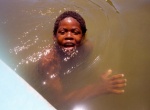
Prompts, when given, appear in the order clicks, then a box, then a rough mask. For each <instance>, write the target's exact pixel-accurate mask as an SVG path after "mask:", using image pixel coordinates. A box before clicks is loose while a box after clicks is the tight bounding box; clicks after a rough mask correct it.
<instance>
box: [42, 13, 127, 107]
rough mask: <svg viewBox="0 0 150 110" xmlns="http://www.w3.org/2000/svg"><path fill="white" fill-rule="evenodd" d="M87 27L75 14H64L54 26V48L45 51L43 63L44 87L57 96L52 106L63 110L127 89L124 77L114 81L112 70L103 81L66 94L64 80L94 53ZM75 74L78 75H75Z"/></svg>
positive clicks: (105, 74)
mask: <svg viewBox="0 0 150 110" xmlns="http://www.w3.org/2000/svg"><path fill="white" fill-rule="evenodd" d="M86 31H87V29H86V25H85V21H84V19H83V18H82V17H81V16H80V15H79V14H78V13H76V12H74V11H66V12H64V13H62V14H61V15H60V16H59V17H58V18H57V19H56V22H55V24H54V30H53V35H54V37H53V38H54V45H53V46H52V47H49V48H48V49H46V50H45V53H44V55H43V57H42V58H41V60H40V62H39V70H40V73H41V77H42V78H43V85H44V86H45V88H49V89H50V90H51V91H52V92H53V94H54V95H53V96H54V97H53V96H50V94H51V93H52V92H51V93H49V94H48V96H49V97H51V98H50V103H52V104H54V106H55V107H56V108H59V107H61V106H63V105H65V104H72V103H73V104H75V103H77V102H80V101H84V100H87V99H91V98H93V97H96V96H99V95H102V94H106V93H115V94H122V93H124V90H123V89H122V88H123V87H125V85H126V79H124V78H123V77H124V75H123V74H117V75H113V76H111V77H110V74H111V73H112V70H108V71H107V72H106V73H104V74H103V75H102V76H101V78H100V80H99V81H96V82H95V83H92V84H89V85H87V86H85V87H82V88H80V89H78V90H74V91H70V92H69V93H65V85H63V83H62V80H63V77H65V75H67V74H72V71H74V70H75V69H76V68H77V67H79V66H80V65H84V62H85V61H86V59H87V57H88V56H89V55H90V53H91V51H92V46H91V45H90V43H89V41H88V40H86V39H85V34H86ZM74 74H77V73H75V72H74Z"/></svg>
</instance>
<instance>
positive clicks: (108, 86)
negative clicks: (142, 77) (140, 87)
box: [101, 70, 127, 94]
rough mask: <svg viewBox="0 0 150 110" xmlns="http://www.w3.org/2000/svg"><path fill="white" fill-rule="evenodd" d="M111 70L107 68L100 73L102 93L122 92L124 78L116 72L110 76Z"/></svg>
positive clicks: (124, 83)
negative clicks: (104, 71)
mask: <svg viewBox="0 0 150 110" xmlns="http://www.w3.org/2000/svg"><path fill="white" fill-rule="evenodd" d="M111 74H112V70H108V71H107V72H106V73H104V74H102V75H101V80H102V82H101V89H102V91H103V92H104V93H115V94H121V93H124V89H123V87H125V86H126V81H127V80H126V79H124V74H116V75H113V76H110V75H111Z"/></svg>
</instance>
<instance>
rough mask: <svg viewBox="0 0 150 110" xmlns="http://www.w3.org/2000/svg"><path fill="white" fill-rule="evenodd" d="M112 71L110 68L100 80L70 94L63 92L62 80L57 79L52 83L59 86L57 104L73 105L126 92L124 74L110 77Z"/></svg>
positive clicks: (56, 91) (52, 85)
mask: <svg viewBox="0 0 150 110" xmlns="http://www.w3.org/2000/svg"><path fill="white" fill-rule="evenodd" d="M111 73H112V70H108V71H107V72H106V73H104V74H103V75H102V76H101V79H100V81H98V82H95V83H93V84H90V85H88V86H86V87H84V88H81V89H79V90H75V91H72V92H70V93H68V94H63V87H62V86H60V85H61V83H60V80H57V81H55V83H51V84H50V85H51V87H58V88H59V89H57V90H56V88H54V89H55V93H58V95H57V97H56V98H57V100H58V101H57V102H58V103H57V105H58V106H59V107H61V106H64V105H66V104H68V105H69V104H70V105H72V104H76V103H79V102H81V101H85V100H88V99H91V98H94V97H96V96H99V95H103V94H108V93H115V94H122V93H124V89H123V87H125V86H126V79H124V75H123V74H117V75H113V76H111V77H110V75H111ZM49 87H50V86H49Z"/></svg>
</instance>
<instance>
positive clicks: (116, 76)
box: [110, 74, 124, 80]
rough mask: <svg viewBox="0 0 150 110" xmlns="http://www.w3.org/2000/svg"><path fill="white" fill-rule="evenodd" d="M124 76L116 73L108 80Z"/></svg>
mask: <svg viewBox="0 0 150 110" xmlns="http://www.w3.org/2000/svg"><path fill="white" fill-rule="evenodd" d="M123 77H124V74H116V75H113V76H112V77H111V78H110V80H116V79H119V78H123Z"/></svg>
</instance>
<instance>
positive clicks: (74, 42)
mask: <svg viewBox="0 0 150 110" xmlns="http://www.w3.org/2000/svg"><path fill="white" fill-rule="evenodd" d="M83 38H84V36H83V34H82V30H81V27H80V24H79V22H78V21H77V20H76V19H74V18H72V17H67V18H65V19H63V20H62V21H61V22H60V24H59V28H58V30H57V34H56V36H54V40H55V41H57V43H58V44H59V46H61V47H62V48H63V49H65V50H66V51H72V50H73V49H75V48H76V47H77V46H79V45H80V44H81V41H82V40H83Z"/></svg>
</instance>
